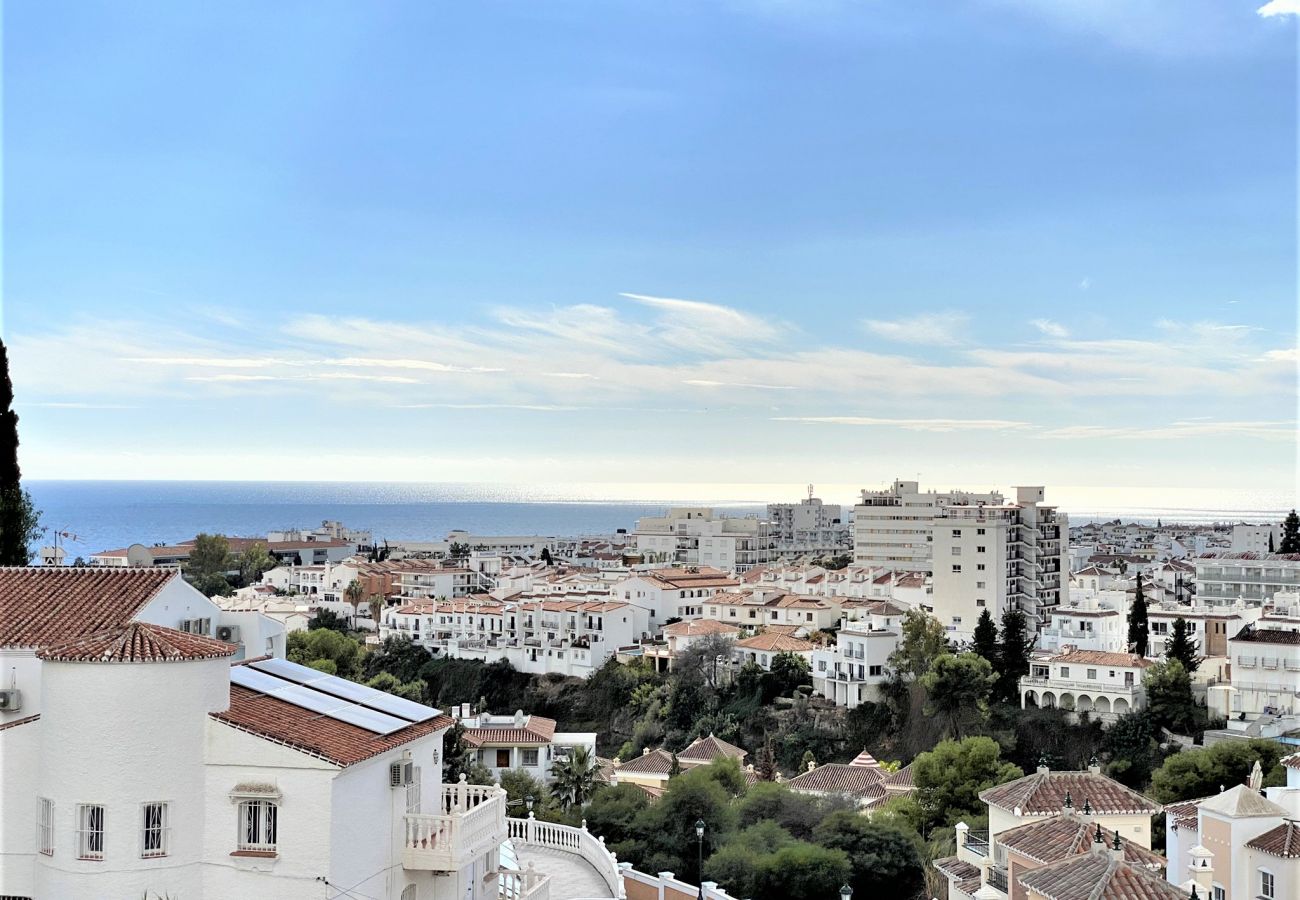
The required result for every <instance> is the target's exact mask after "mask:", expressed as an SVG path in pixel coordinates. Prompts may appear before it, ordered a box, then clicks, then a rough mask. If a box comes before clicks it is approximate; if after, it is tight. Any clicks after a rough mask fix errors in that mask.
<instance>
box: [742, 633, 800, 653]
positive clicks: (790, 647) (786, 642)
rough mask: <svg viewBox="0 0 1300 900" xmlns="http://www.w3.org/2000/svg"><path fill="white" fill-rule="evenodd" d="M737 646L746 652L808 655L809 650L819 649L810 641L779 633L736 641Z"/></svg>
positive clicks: (764, 634) (758, 635) (757, 635)
mask: <svg viewBox="0 0 1300 900" xmlns="http://www.w3.org/2000/svg"><path fill="white" fill-rule="evenodd" d="M736 646H737V647H740V648H743V649H745V650H758V651H762V652H768V653H806V652H808V651H809V650H816V649H817V645H816V644H814V643H811V642H810V641H805V640H803V639H802V638H797V637H792V636H790V635H788V634H780V633H778V632H764V633H763V634H756V635H754V636H753V637H747V638H745V639H744V640H742V641H736Z"/></svg>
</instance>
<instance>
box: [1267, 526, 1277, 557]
mask: <svg viewBox="0 0 1300 900" xmlns="http://www.w3.org/2000/svg"><path fill="white" fill-rule="evenodd" d="M1268 552H1269V553H1276V552H1277V548H1276V547H1275V546H1274V545H1273V532H1271V531H1270V532H1269V533H1268Z"/></svg>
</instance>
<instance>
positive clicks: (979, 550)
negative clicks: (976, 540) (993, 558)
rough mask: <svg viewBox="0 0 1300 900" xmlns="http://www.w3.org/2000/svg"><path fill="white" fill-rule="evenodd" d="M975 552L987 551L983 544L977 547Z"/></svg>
mask: <svg viewBox="0 0 1300 900" xmlns="http://www.w3.org/2000/svg"><path fill="white" fill-rule="evenodd" d="M975 552H976V553H983V552H985V551H984V548H983V547H982V546H981V547H976V548H975Z"/></svg>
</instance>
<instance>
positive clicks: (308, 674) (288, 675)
mask: <svg viewBox="0 0 1300 900" xmlns="http://www.w3.org/2000/svg"><path fill="white" fill-rule="evenodd" d="M249 666H251V667H252V668H254V669H257V670H258V671H260V672H270V673H271V674H272V675H275V676H276V677H277V678H284V679H287V680H289V681H292V682H294V683H295V684H309V683H311V682H313V681H320V680H321V679H322V678H329V677H331V676H330V675H327V674H326V673H324V672H322V671H320V670H319V669H313V668H312V667H311V666H302V665H299V664H298V663H294V662H289V660H287V659H259V660H258V661H257V662H254V663H249Z"/></svg>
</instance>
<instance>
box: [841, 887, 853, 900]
mask: <svg viewBox="0 0 1300 900" xmlns="http://www.w3.org/2000/svg"><path fill="white" fill-rule="evenodd" d="M852 897H853V888H851V887H849V886H848V885H847V884H846V885H842V886H841V887H840V900H851V898H852Z"/></svg>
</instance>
